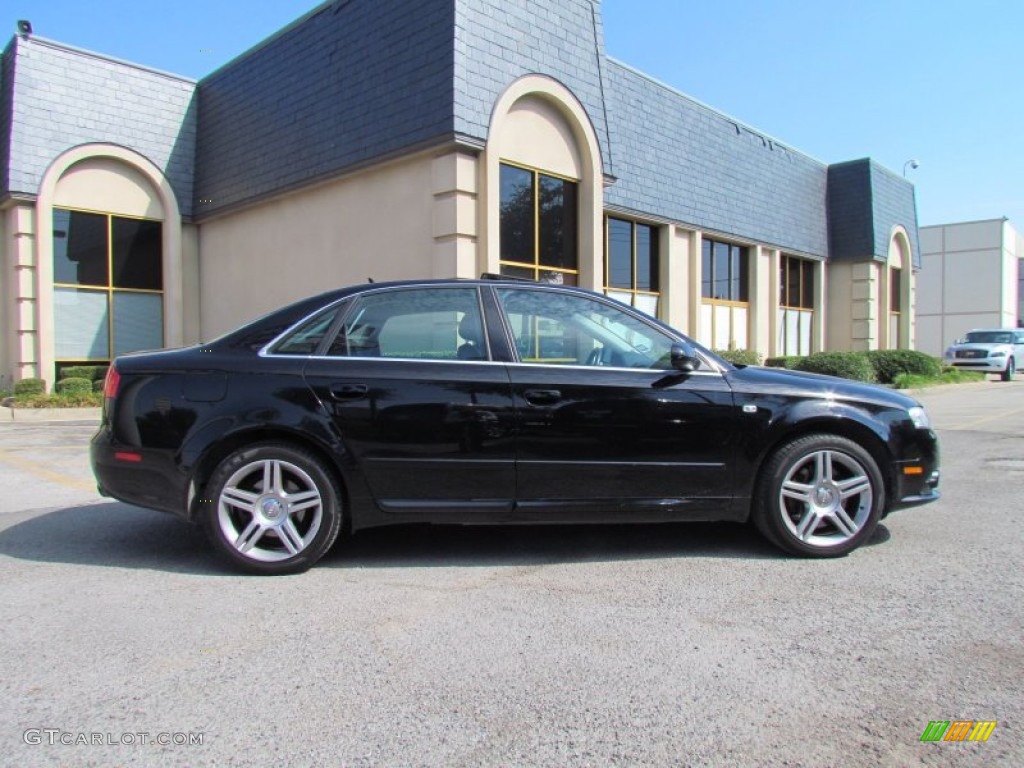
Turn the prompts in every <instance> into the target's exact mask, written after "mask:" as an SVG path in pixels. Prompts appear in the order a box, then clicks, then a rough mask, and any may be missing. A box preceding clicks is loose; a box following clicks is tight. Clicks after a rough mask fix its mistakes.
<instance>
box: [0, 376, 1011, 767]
mask: <svg viewBox="0 0 1024 768" xmlns="http://www.w3.org/2000/svg"><path fill="white" fill-rule="evenodd" d="M919 397H920V399H921V400H922V401H923V402H924V403H925V404H926V406H927V407H928V410H929V412H930V414H931V416H932V420H933V422H934V423H935V424H936V427H937V429H938V431H939V434H940V436H941V440H942V455H943V466H942V472H943V479H942V484H941V489H942V492H943V499H942V500H941V501H940V502H938V503H936V504H932V505H929V506H925V507H920V508H917V509H909V510H903V511H900V512H897V513H894V514H893V515H892V516H891V517H889V518H887V519H886V520H885V521H884V523H883V525H882V527H881V528H880V529H879V531H878V533H877V534H876V535H875V537H874V539H873V540H872V541H871V542H870V544H869V545H867V546H865V547H863V548H862V549H860V550H858V551H856V552H854V553H853V554H852V555H850V556H849V557H846V558H842V559H838V560H827V561H806V560H797V559H791V558H787V557H785V556H782V555H780V554H779V553H777V552H776V550H774V549H773V548H772V547H770V546H769V545H767V544H765V543H763V542H762V540H761V539H760V538H759V537H758V536H757V534H756V532H754V531H753V530H752V529H750V528H748V527H745V526H736V525H723V524H716V525H710V524H707V525H671V526H633V527H624V526H609V527H585V528H572V527H561V526H559V527H549V528H545V527H529V528H515V529H508V528H476V529H467V528H436V529H424V528H409V529H392V530H380V531H371V532H367V533H361V534H359V535H358V536H356V537H353V538H352V539H350V540H347V541H344V542H342V543H341V544H340V545H339V546H338V547H336V548H335V550H334V551H333V552H332V553H330V554H329V555H328V556H327V557H326V558H325V559H324V561H322V562H321V563H320V564H319V565H318V566H317V567H316V568H314V569H313V570H312V571H310V572H308V573H306V574H303V575H299V576H290V577H283V578H272V579H261V578H254V577H245V576H239V575H236V574H235V573H233V572H231V571H229V570H227V569H225V568H223V567H222V566H221V565H220V563H219V561H217V560H216V559H215V558H214V556H213V553H212V552H211V551H210V549H209V548H208V546H207V545H206V543H205V541H204V540H203V538H202V536H201V535H200V534H199V533H197V532H196V531H193V530H192V529H190V528H189V527H187V526H185V525H184V524H181V523H180V522H178V521H177V520H175V519H174V518H172V517H171V516H169V515H163V514H160V513H156V512H150V511H145V510H140V509H137V508H134V507H129V506H127V505H124V504H120V503H117V502H114V501H111V500H108V499H102V498H100V497H98V496H97V495H96V494H95V491H94V490H93V485H92V479H91V474H90V472H89V468H88V459H87V452H86V447H87V443H88V439H89V437H90V436H91V435H92V433H93V431H94V425H92V424H88V423H61V424H47V425H39V424H22V423H19V422H6V421H4V422H0V482H2V487H3V488H4V492H3V494H2V495H0V584H2V586H3V600H2V602H0V626H2V627H3V630H2V634H0V637H2V641H0V642H2V646H0V650H2V653H0V690H2V692H3V701H4V702H5V703H6V705H5V706H4V707H2V708H0V749H2V750H3V754H5V755H6V757H5V758H4V759H3V761H2V762H4V763H5V764H8V765H18V766H26V767H27V766H42V765H61V766H65V765H68V766H71V765H74V766H114V765H154V766H156V765H159V766H205V765H209V766H229V765H275V766H278V765H280V766H292V765H294V766H328V765H329V766H467V767H469V766H481V765H488V766H490V765H501V766H610V765H622V766H634V765H652V766H691V765H692V766H702V765H728V766H735V765H759V766H765V765H767V766H790V767H792V766H835V765H843V766H878V765H883V766H907V765H928V766H932V765H934V766H949V765H953V766H957V765H986V766H989V765H1006V766H1019V765H1024V739H1022V717H1024V703H1022V697H1021V684H1020V680H1021V679H1022V677H1024V600H1022V597H1024V583H1022V582H1024V578H1022V574H1024V568H1022V567H1021V563H1020V559H1021V556H1022V553H1024V526H1022V525H1020V524H1019V522H1018V519H1017V518H1018V517H1019V515H1020V510H1021V508H1022V495H1024V381H1021V380H1018V381H1015V382H1012V383H1001V382H998V381H994V380H993V381H989V382H986V383H985V384H978V385H968V386H964V387H959V388H941V389H939V390H936V391H931V392H926V393H922V394H921V395H919ZM3 414H4V415H6V411H3ZM947 720H948V721H954V720H992V721H998V725H997V726H996V728H995V730H994V731H993V732H992V735H991V737H990V738H989V739H988V741H986V742H982V743H967V742H963V743H953V742H936V743H922V742H921V741H920V738H921V735H922V733H923V731H924V730H925V728H926V727H927V726H928V724H929V722H931V721H947ZM158 742H166V743H158ZM190 742H191V743H190ZM195 742H201V743H195Z"/></svg>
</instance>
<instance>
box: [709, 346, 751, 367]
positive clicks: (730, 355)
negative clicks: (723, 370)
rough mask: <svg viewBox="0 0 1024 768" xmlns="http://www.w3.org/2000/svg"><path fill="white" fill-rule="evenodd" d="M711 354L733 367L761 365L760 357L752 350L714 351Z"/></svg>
mask: <svg viewBox="0 0 1024 768" xmlns="http://www.w3.org/2000/svg"><path fill="white" fill-rule="evenodd" d="M713 352H714V353H715V354H716V355H718V356H719V357H720V358H722V359H723V360H728V361H729V362H730V363H732V364H733V365H760V364H761V355H759V354H758V353H757V352H756V351H755V350H753V349H715V350H713Z"/></svg>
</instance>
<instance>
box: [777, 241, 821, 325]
mask: <svg viewBox="0 0 1024 768" xmlns="http://www.w3.org/2000/svg"><path fill="white" fill-rule="evenodd" d="M794 264H798V265H799V266H798V272H799V274H798V277H797V290H796V293H797V302H798V303H796V304H793V303H791V302H788V301H787V300H786V299H787V298H792V297H791V296H789V295H788V294H789V293H790V290H789V288H790V274H791V272H792V267H793V265H794ZM817 264H818V262H817V261H815V260H814V259H804V258H801V257H800V256H789V255H788V254H782V256H781V257H780V259H779V308H780V309H799V310H804V311H808V312H815V311H817V307H816V306H815V302H814V280H815V274H814V272H815V269H817V268H818V267H817V266H816V265H817ZM808 282H809V283H810V290H811V294H810V301H809V302H807V303H805V301H804V300H805V299H806V298H807V287H808Z"/></svg>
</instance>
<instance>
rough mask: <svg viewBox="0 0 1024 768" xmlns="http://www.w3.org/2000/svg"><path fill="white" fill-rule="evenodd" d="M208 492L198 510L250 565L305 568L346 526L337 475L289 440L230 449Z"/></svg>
mask: <svg viewBox="0 0 1024 768" xmlns="http://www.w3.org/2000/svg"><path fill="white" fill-rule="evenodd" d="M267 486H269V491H267V490H265V489H266V488H267ZM204 496H205V500H204V501H203V502H202V506H201V509H200V515H201V519H202V523H203V527H204V528H205V529H206V532H207V535H208V536H209V538H210V541H211V543H212V544H213V546H214V548H215V549H216V550H217V552H218V553H219V554H220V555H221V556H223V557H224V558H225V559H227V560H228V562H230V563H231V564H232V565H233V566H235V567H236V568H239V569H241V570H243V571H246V572H248V573H254V574H260V575H264V576H277V575H282V574H289V573H301V572H302V571H305V570H307V569H308V568H309V567H310V566H312V565H313V564H314V563H315V562H317V561H318V560H319V559H320V558H321V557H323V556H324V554H325V553H326V552H327V550H329V549H330V548H331V546H332V545H333V544H334V542H335V540H336V539H337V538H338V532H339V531H340V530H341V520H342V509H341V492H340V490H339V488H338V484H337V481H336V480H335V479H334V477H333V475H332V474H331V473H330V472H329V471H327V470H326V469H325V468H324V466H323V464H322V463H321V462H320V460H319V459H317V458H316V457H315V456H313V455H312V454H310V453H308V452H307V451H305V450H302V449H301V448H297V447H293V446H291V445H288V444H286V443H259V444H257V445H253V446H250V447H247V448H244V449H242V450H239V451H236V452H235V453H233V454H231V455H230V456H228V457H227V458H226V459H224V461H222V462H221V463H220V464H219V465H218V467H217V469H216V470H215V471H214V473H213V475H212V476H211V477H210V482H209V483H208V484H207V493H206V494H204Z"/></svg>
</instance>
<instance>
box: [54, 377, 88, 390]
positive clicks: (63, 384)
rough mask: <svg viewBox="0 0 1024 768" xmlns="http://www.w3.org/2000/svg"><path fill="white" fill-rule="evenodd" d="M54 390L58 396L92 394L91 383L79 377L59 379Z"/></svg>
mask: <svg viewBox="0 0 1024 768" xmlns="http://www.w3.org/2000/svg"><path fill="white" fill-rule="evenodd" d="M56 390H57V393H58V394H65V393H67V394H71V393H72V392H74V393H76V394H77V393H81V392H92V381H91V380H89V379H83V378H80V377H79V378H68V379H61V380H60V381H58V382H57V386H56Z"/></svg>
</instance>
